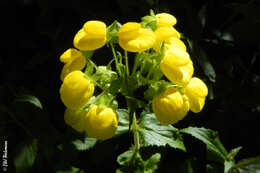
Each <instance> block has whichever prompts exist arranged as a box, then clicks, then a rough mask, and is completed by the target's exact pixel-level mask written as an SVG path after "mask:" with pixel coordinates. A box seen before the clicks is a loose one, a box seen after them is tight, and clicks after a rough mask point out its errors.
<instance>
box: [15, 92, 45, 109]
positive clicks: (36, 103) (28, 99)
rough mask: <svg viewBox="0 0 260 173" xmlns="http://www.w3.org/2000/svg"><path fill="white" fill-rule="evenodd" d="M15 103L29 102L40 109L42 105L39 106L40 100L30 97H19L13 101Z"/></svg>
mask: <svg viewBox="0 0 260 173" xmlns="http://www.w3.org/2000/svg"><path fill="white" fill-rule="evenodd" d="M15 101H18V102H29V103H31V104H33V105H34V106H36V107H38V108H40V109H42V104H41V102H40V100H39V99H38V98H37V97H35V96H32V95H23V96H20V97H18V98H17V99H15Z"/></svg>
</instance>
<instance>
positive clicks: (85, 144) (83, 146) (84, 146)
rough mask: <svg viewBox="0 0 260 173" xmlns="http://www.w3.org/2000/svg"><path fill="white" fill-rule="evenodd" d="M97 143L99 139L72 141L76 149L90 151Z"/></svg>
mask: <svg viewBox="0 0 260 173" xmlns="http://www.w3.org/2000/svg"><path fill="white" fill-rule="evenodd" d="M96 142H97V139H95V138H90V137H85V139H84V141H82V140H80V139H77V140H75V141H72V144H73V145H74V146H75V147H76V149H77V150H88V149H90V148H92V147H93V146H94V145H95V144H96Z"/></svg>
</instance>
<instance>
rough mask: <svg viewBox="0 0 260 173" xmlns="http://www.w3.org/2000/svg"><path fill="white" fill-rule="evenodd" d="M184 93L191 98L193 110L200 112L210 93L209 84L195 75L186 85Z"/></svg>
mask: <svg viewBox="0 0 260 173" xmlns="http://www.w3.org/2000/svg"><path fill="white" fill-rule="evenodd" d="M184 93H185V95H186V96H187V97H188V99H189V103H190V109H191V111H192V112H194V113H198V112H200V111H201V110H202V108H203V107H204V104H205V99H206V96H207V95H208V87H207V85H205V83H204V82H203V81H202V80H200V79H199V78H197V77H193V78H192V79H191V80H190V82H189V84H188V85H187V86H186V87H185V91H184Z"/></svg>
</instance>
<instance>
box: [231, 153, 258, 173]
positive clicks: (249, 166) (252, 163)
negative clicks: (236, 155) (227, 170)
mask: <svg viewBox="0 0 260 173" xmlns="http://www.w3.org/2000/svg"><path fill="white" fill-rule="evenodd" d="M234 168H235V169H236V170H239V173H260V156H258V157H253V158H247V159H243V160H241V161H239V162H238V163H237V164H235V166H234Z"/></svg>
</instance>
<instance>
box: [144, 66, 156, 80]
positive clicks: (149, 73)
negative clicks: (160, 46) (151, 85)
mask: <svg viewBox="0 0 260 173" xmlns="http://www.w3.org/2000/svg"><path fill="white" fill-rule="evenodd" d="M153 70H154V65H153V66H152V67H150V69H149V72H148V74H147V76H146V79H148V80H149V78H150V76H151V74H152V72H153Z"/></svg>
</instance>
